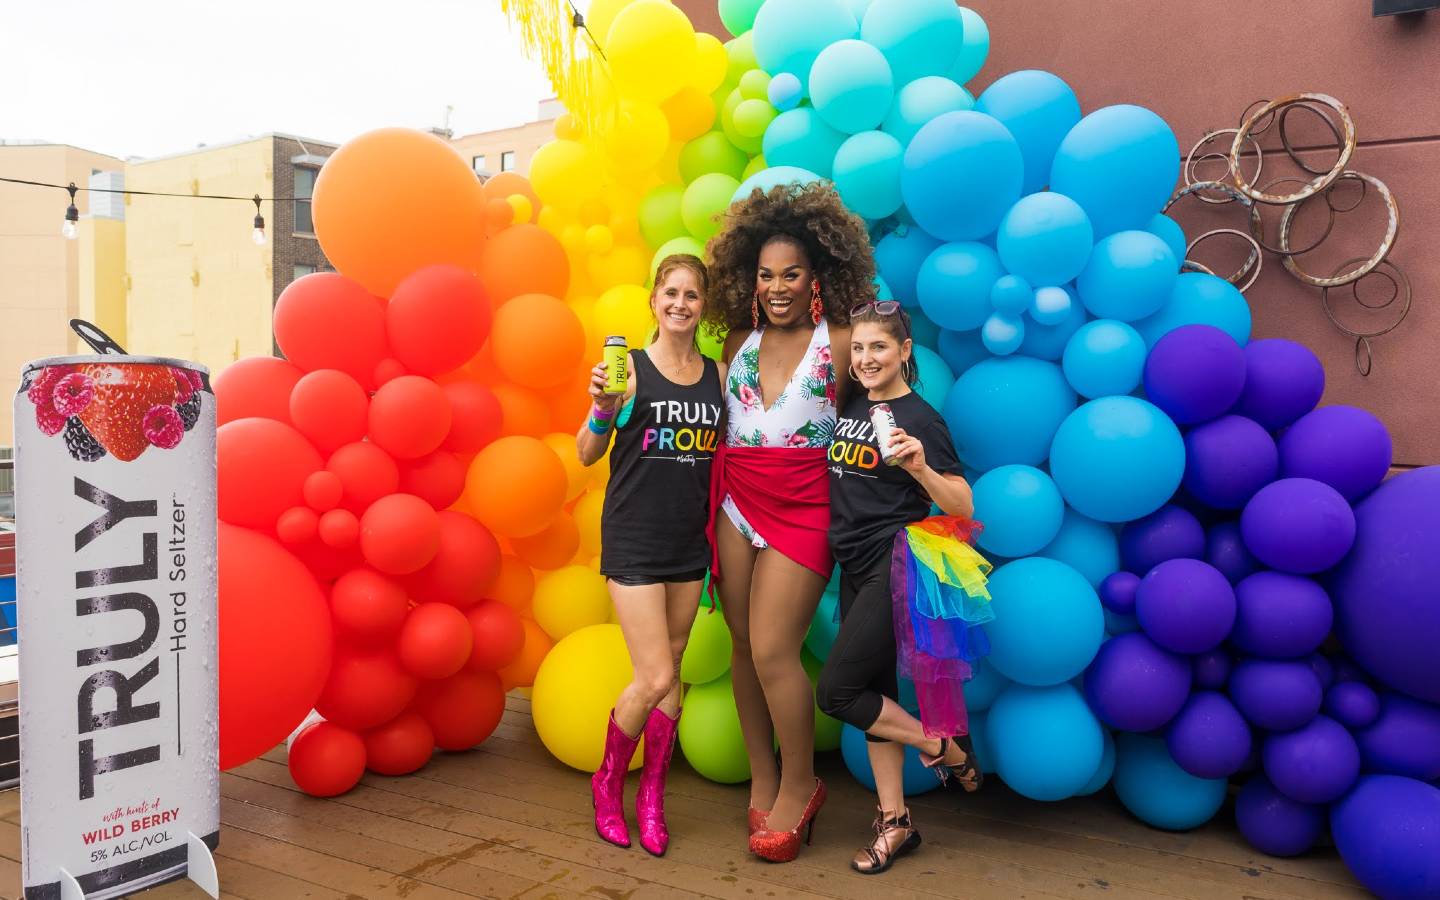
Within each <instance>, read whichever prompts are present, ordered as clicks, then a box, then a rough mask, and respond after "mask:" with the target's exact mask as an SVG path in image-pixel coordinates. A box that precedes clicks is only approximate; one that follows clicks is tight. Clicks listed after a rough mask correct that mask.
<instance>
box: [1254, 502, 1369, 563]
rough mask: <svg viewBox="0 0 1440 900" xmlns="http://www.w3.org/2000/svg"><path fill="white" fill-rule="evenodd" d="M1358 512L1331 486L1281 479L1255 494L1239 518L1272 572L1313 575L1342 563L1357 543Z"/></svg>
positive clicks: (1257, 553)
mask: <svg viewBox="0 0 1440 900" xmlns="http://www.w3.org/2000/svg"><path fill="white" fill-rule="evenodd" d="M1355 532H1356V525H1355V514H1354V512H1352V511H1351V509H1350V505H1349V504H1348V503H1346V502H1345V498H1344V497H1342V496H1340V494H1339V493H1338V492H1336V490H1335V489H1334V488H1332V487H1330V486H1329V485H1328V484H1323V483H1321V482H1319V481H1314V480H1312V479H1309V478H1282V479H1281V480H1279V481H1276V482H1273V483H1271V484H1269V485H1267V486H1266V487H1263V488H1261V489H1260V490H1259V491H1258V492H1256V494H1255V496H1254V497H1251V498H1250V502H1248V503H1246V504H1245V511H1244V512H1243V513H1241V515H1240V533H1241V534H1242V535H1244V537H1245V546H1247V547H1249V548H1250V552H1251V553H1254V554H1255V556H1256V558H1257V559H1259V560H1260V561H1261V562H1263V563H1265V564H1266V565H1267V566H1270V567H1271V568H1273V569H1279V570H1280V571H1282V572H1293V573H1295V574H1297V575H1311V574H1314V573H1316V572H1322V571H1324V570H1325V569H1328V568H1330V567H1331V566H1333V565H1335V564H1336V563H1338V562H1340V560H1341V559H1343V558H1344V557H1345V554H1346V553H1347V552H1349V550H1350V546H1351V544H1353V543H1354V541H1355Z"/></svg>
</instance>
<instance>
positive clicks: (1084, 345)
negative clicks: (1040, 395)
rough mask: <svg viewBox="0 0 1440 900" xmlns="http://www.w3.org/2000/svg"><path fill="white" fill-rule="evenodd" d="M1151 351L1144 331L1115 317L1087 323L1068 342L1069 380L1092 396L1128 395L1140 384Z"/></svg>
mask: <svg viewBox="0 0 1440 900" xmlns="http://www.w3.org/2000/svg"><path fill="white" fill-rule="evenodd" d="M1148 352H1149V350H1148V348H1147V347H1146V346H1145V339H1144V338H1142V337H1141V336H1140V332H1138V331H1136V330H1135V329H1134V328H1133V327H1131V326H1130V325H1128V324H1127V323H1125V322H1120V321H1117V320H1115V319H1096V320H1095V321H1093V322H1086V323H1085V324H1084V325H1081V326H1080V329H1079V330H1078V331H1076V332H1075V334H1074V335H1073V336H1072V337H1071V338H1070V341H1069V343H1067V344H1066V345H1065V356H1064V358H1063V361H1062V363H1061V365H1062V367H1063V368H1064V370H1065V380H1066V381H1068V382H1070V386H1071V387H1073V388H1074V389H1075V391H1076V393H1078V394H1079V395H1080V396H1082V397H1086V398H1089V399H1094V398H1096V397H1108V396H1111V395H1114V394H1128V393H1130V392H1131V391H1134V390H1135V388H1137V387H1139V386H1140V376H1141V375H1142V374H1143V373H1144V371H1145V355H1146V353H1148Z"/></svg>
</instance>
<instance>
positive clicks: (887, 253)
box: [875, 225, 943, 327]
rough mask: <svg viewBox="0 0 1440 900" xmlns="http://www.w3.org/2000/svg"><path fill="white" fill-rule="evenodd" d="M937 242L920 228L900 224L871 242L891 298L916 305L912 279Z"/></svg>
mask: <svg viewBox="0 0 1440 900" xmlns="http://www.w3.org/2000/svg"><path fill="white" fill-rule="evenodd" d="M939 246H940V242H939V241H937V240H935V238H933V237H931V236H930V235H928V234H926V233H925V232H924V230H922V229H920V228H915V227H909V226H904V225H902V226H900V227H899V228H897V229H895V230H894V231H892V232H890V233H889V234H887V235H885V236H884V237H883V238H881V239H880V242H879V243H878V244H876V245H875V266H876V268H878V269H879V270H880V274H881V275H883V276H885V283H886V284H888V285H890V289H891V290H892V291H894V292H895V299H896V300H899V301H900V304H901V305H902V306H905V307H906V308H909V309H914V308H915V307H917V306H919V305H920V300H919V296H918V295H917V294H916V289H915V281H916V279H917V277H918V276H919V274H920V266H921V265H923V264H924V262H925V259H926V257H928V256H929V255H930V254H931V253H933V252H935V248H936V247H939ZM932 321H934V320H933V319H932ZM942 327H943V326H942Z"/></svg>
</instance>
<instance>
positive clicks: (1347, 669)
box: [1328, 656, 1370, 684]
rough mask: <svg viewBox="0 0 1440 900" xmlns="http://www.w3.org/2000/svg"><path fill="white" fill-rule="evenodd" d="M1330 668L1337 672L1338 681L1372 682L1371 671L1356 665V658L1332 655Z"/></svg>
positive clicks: (1336, 678)
mask: <svg viewBox="0 0 1440 900" xmlns="http://www.w3.org/2000/svg"><path fill="white" fill-rule="evenodd" d="M1328 659H1329V660H1330V668H1331V669H1333V670H1334V672H1335V680H1336V681H1358V682H1360V683H1361V684H1369V683H1370V673H1369V672H1366V671H1365V670H1364V669H1362V668H1360V667H1359V666H1357V665H1355V662H1354V660H1352V659H1350V658H1349V657H1348V656H1331V657H1328Z"/></svg>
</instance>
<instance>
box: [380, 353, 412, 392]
mask: <svg viewBox="0 0 1440 900" xmlns="http://www.w3.org/2000/svg"><path fill="white" fill-rule="evenodd" d="M404 374H406V372H405V366H404V365H402V364H401V362H400V360H398V359H393V358H386V359H382V360H380V362H379V363H377V364H376V365H375V386H376V387H379V386H380V385H382V384H384V383H385V382H387V381H393V380H395V379H396V378H399V377H400V376H401V375H404Z"/></svg>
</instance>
